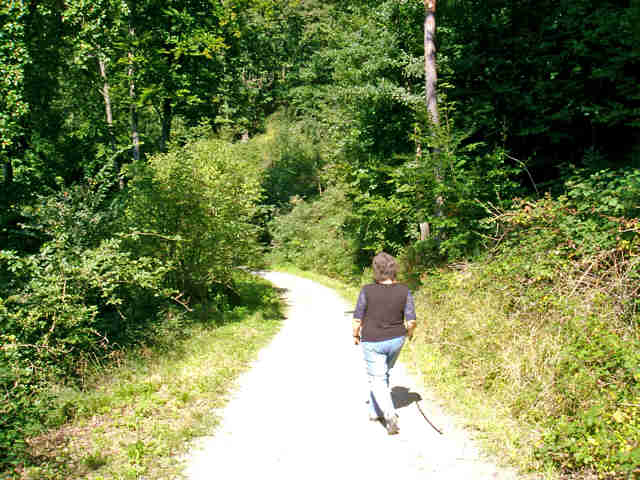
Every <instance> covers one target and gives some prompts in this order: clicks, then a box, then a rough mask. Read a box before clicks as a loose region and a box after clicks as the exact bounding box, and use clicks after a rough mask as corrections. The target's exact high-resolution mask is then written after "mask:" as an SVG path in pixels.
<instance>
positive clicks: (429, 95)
mask: <svg viewBox="0 0 640 480" xmlns="http://www.w3.org/2000/svg"><path fill="white" fill-rule="evenodd" d="M424 8H425V16H424V81H425V100H426V102H427V111H428V112H429V118H430V120H431V122H432V123H433V124H434V125H435V126H438V125H440V116H439V115H438V97H437V92H436V85H437V83H438V72H437V69H436V0H424Z"/></svg>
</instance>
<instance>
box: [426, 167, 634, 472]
mask: <svg viewBox="0 0 640 480" xmlns="http://www.w3.org/2000/svg"><path fill="white" fill-rule="evenodd" d="M638 199H640V185H639V184H638V172H637V171H628V172H624V174H622V173H621V172H617V173H615V172H608V171H602V172H595V173H593V174H591V175H588V176H583V177H582V180H580V181H570V182H568V183H567V191H566V195H563V196H561V197H559V198H557V199H552V198H551V197H546V198H543V199H541V200H539V201H535V202H534V201H519V202H518V203H517V204H516V206H515V208H514V209H512V210H508V211H502V212H498V213H496V215H495V216H494V217H493V218H492V219H491V221H490V222H488V223H490V224H491V226H492V228H493V232H497V239H499V240H500V242H499V244H498V245H497V247H496V248H495V250H494V251H493V253H492V254H491V255H490V256H488V257H487V258H486V259H485V261H484V262H479V263H477V264H475V265H461V266H459V269H460V270H459V271H450V272H446V273H440V274H433V275H429V276H428V277H426V278H425V282H424V283H425V289H424V290H423V291H422V293H421V295H420V296H419V300H418V303H419V304H420V309H421V314H422V315H424V317H425V318H428V324H429V327H428V328H427V329H425V330H423V331H422V332H421V333H420V336H421V340H422V342H423V347H422V348H431V349H435V350H437V351H438V352H439V354H440V355H442V358H445V359H446V361H445V362H444V363H446V364H447V367H446V368H447V369H450V370H451V373H450V374H451V375H453V376H458V377H459V378H464V382H465V384H466V385H467V386H468V387H473V388H474V389H475V390H476V392H477V394H478V395H481V396H484V397H485V398H488V399H490V400H489V401H492V402H495V403H497V404H499V405H500V406H501V409H502V410H506V411H507V412H508V414H509V415H510V416H511V418H512V419H515V420H517V422H518V424H519V425H521V429H520V430H519V431H518V433H517V435H519V437H518V438H517V439H513V442H514V443H517V444H519V448H521V449H522V448H524V450H525V451H527V452H528V453H529V454H531V455H534V456H535V458H536V459H537V461H538V462H539V467H540V465H544V464H549V465H553V466H555V467H556V468H559V469H560V470H562V471H564V472H568V473H575V472H594V473H595V474H597V475H598V476H600V477H602V478H610V477H611V478H625V477H627V476H630V477H633V476H634V475H637V474H638V473H639V469H640V428H639V426H640V424H639V423H638V415H637V408H638V404H639V400H640V367H639V365H640V337H639V336H638V325H639V324H640V308H639V306H640V302H639V298H640V224H639V222H638V219H637V218H633V217H629V215H637V206H638ZM424 368H425V369H426V370H429V368H431V367H428V366H425V367H424ZM517 435H516V436H517ZM501 441H506V440H505V439H504V438H502V439H501ZM520 451H521V450H520ZM514 461H520V460H518V459H515V458H514ZM529 466H531V464H530V465H529Z"/></svg>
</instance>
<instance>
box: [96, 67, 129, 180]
mask: <svg viewBox="0 0 640 480" xmlns="http://www.w3.org/2000/svg"><path fill="white" fill-rule="evenodd" d="M98 69H99V70H100V77H102V98H103V99H104V112H105V116H106V120H107V135H108V136H109V145H111V152H112V153H113V171H114V174H115V175H116V176H118V177H120V168H121V167H122V165H121V162H120V158H119V157H118V155H117V154H116V138H115V134H114V132H113V113H112V111H111V94H110V93H109V79H108V78H107V66H106V62H105V59H104V57H102V55H98ZM119 185H120V188H121V189H122V188H124V180H123V179H122V178H121V177H120V180H119Z"/></svg>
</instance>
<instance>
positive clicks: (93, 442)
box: [0, 279, 282, 480]
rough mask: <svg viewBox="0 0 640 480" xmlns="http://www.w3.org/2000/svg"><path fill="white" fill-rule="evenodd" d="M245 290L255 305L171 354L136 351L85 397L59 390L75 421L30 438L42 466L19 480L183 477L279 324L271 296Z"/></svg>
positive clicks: (194, 328)
mask: <svg viewBox="0 0 640 480" xmlns="http://www.w3.org/2000/svg"><path fill="white" fill-rule="evenodd" d="M244 290H245V291H244V292H241V293H242V294H243V295H242V296H243V297H245V299H246V295H247V294H248V295H250V296H251V298H250V299H249V303H253V304H252V305H249V306H243V307H237V308H235V309H234V310H232V311H231V312H227V314H224V315H222V316H221V317H220V316H218V317H220V318H216V319H215V320H213V321H211V320H207V321H204V322H194V323H192V324H190V325H187V326H186V327H185V330H184V331H182V332H180V333H181V334H182V335H181V338H182V339H181V340H178V341H175V340H173V341H172V342H171V345H170V346H171V348H170V349H169V348H167V343H164V344H163V343H162V342H161V343H160V347H158V346H156V347H154V348H140V349H138V350H137V351H136V352H135V353H134V354H131V355H127V356H126V357H124V358H121V359H120V360H119V361H118V362H117V363H119V365H118V366H116V367H110V368H109V369H107V370H103V371H101V372H99V373H97V374H94V375H92V379H91V385H90V386H89V387H85V388H84V389H83V391H79V390H70V389H69V390H63V391H61V392H60V394H59V408H60V409H62V410H64V409H68V410H72V414H71V416H72V417H73V420H72V421H70V422H67V423H65V424H64V425H63V426H62V427H60V428H57V429H55V430H51V431H49V432H47V433H46V434H43V435H40V436H38V437H36V438H32V439H30V445H31V447H32V454H33V455H34V456H35V457H36V458H37V459H38V460H39V461H38V462H37V463H38V465H37V466H32V467H30V468H28V469H25V471H24V473H23V475H22V478H24V479H30V480H31V479H33V480H35V479H56V480H57V479H68V478H76V479H79V478H86V479H92V480H98V479H105V480H106V479H123V480H124V479H131V480H133V479H143V478H144V479H145V480H153V479H155V480H160V479H170V478H171V479H173V478H179V476H180V471H181V468H180V461H179V456H180V454H182V453H184V452H185V450H186V448H187V446H188V441H189V440H191V439H193V438H194V437H197V436H201V435H205V434H207V433H210V432H211V431H212V430H213V428H214V427H215V426H216V424H217V423H218V421H219V418H218V417H217V416H216V415H215V411H216V409H220V408H221V407H223V406H224V404H225V403H226V397H227V395H226V394H227V393H228V392H229V390H230V389H231V387H232V385H233V382H234V380H235V379H236V378H237V376H238V375H239V374H240V373H241V372H243V371H245V370H246V369H247V368H248V367H249V365H250V363H251V361H252V360H254V359H255V358H256V354H257V352H258V351H259V349H260V348H261V347H262V346H264V345H265V344H266V343H268V341H269V340H271V338H272V337H273V336H274V335H275V333H276V332H277V331H278V329H279V327H280V325H281V320H282V310H281V308H282V303H281V301H280V299H279V298H278V297H277V294H276V292H275V291H274V290H273V289H272V288H271V287H269V286H268V285H266V283H265V282H263V281H262V280H259V279H254V280H253V281H252V284H249V283H246V284H245V286H244ZM174 333H178V332H174ZM0 478H4V477H2V475H1V474H0Z"/></svg>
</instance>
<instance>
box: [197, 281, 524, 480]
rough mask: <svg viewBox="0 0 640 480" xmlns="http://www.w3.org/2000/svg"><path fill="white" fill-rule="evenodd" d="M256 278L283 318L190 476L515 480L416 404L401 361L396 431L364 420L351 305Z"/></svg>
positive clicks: (327, 292)
mask: <svg viewBox="0 0 640 480" xmlns="http://www.w3.org/2000/svg"><path fill="white" fill-rule="evenodd" d="M264 276H265V277H266V278H267V279H268V280H270V281H271V282H272V283H273V284H274V285H276V286H277V287H280V288H283V289H286V292H285V295H286V300H287V303H288V305H289V308H288V312H287V319H286V320H285V322H284V325H283V327H282V330H281V331H280V332H279V333H278V335H277V336H276V338H275V339H274V340H273V342H272V343H271V344H270V345H269V346H268V347H266V348H265V349H263V350H262V351H261V352H260V355H259V357H258V360H257V361H256V362H255V364H254V365H253V367H252V369H251V370H250V371H248V372H247V373H246V374H244V375H243V376H242V377H241V378H240V379H239V381H238V385H237V388H236V389H235V390H234V392H233V393H232V394H231V398H230V401H229V403H228V405H227V407H226V408H225V409H224V411H222V412H221V415H222V417H223V420H222V424H221V425H220V427H219V429H218V430H217V431H216V432H215V435H214V436H212V437H205V438H202V439H200V440H199V441H198V442H197V444H196V446H195V447H194V449H193V451H192V452H191V453H190V454H189V455H188V457H187V459H186V461H187V469H186V473H187V477H188V478H189V479H190V480H205V479H207V480H208V479H214V478H224V479H250V478H266V479H276V478H277V479H331V478H333V479H336V480H338V479H342V478H349V477H351V478H364V479H382V478H387V476H390V475H393V477H389V478H399V479H402V480H408V479H427V478H428V479H443V480H444V479H447V480H456V479H461V480H462V479H465V480H470V479H477V480H480V479H500V480H507V479H509V480H511V479H516V478H517V477H516V476H515V475H514V474H513V472H510V471H507V470H504V469H499V468H497V467H496V466H495V465H494V464H492V463H491V462H490V461H488V460H487V459H485V458H482V457H481V456H480V454H479V452H478V450H477V448H476V447H475V446H474V444H473V442H472V441H471V440H470V439H469V437H468V435H467V434H466V432H464V431H462V430H460V429H458V428H456V427H455V425H454V422H453V420H452V419H451V418H449V417H447V416H445V415H444V414H443V413H442V412H441V411H440V409H439V408H438V407H437V406H436V405H435V404H433V402H430V401H429V400H428V399H426V398H425V399H424V400H421V401H420V402H419V403H417V402H416V400H417V399H418V398H420V397H423V398H424V397H426V395H425V394H424V393H423V392H419V391H418V390H417V388H416V382H415V381H414V380H413V379H412V378H411V377H410V376H409V375H408V374H407V372H406V370H405V368H404V366H403V365H401V364H399V365H397V366H396V368H395V369H394V375H393V376H392V379H391V382H392V384H393V385H394V401H395V402H396V406H399V407H400V408H399V415H400V422H399V424H400V434H399V435H395V436H388V435H387V433H386V430H385V429H384V427H383V426H382V425H381V424H380V423H378V422H371V421H369V420H368V416H367V409H366V404H365V401H366V397H367V392H368V391H367V383H366V376H365V372H364V364H363V361H362V358H361V353H360V350H359V347H355V346H354V345H353V343H352V339H351V324H350V321H349V320H350V318H351V315H350V314H351V311H352V310H353V305H350V304H348V303H346V302H345V301H344V300H342V299H341V298H340V297H339V296H338V295H337V294H336V293H335V292H334V291H332V290H331V289H329V288H326V287H324V286H321V285H318V284H316V283H314V282H312V281H310V280H307V279H302V278H299V277H295V276H293V275H288V274H284V273H276V272H269V273H266V274H265V275H264ZM419 320H420V319H419ZM418 405H419V406H420V408H422V410H423V411H424V413H425V414H426V415H427V416H428V417H429V418H430V420H431V421H432V422H433V423H434V425H437V426H438V428H440V429H441V430H442V431H443V434H442V435H440V434H439V433H438V432H436V431H435V430H434V429H433V428H432V427H431V426H430V425H429V424H428V423H427V422H426V421H425V419H424V417H423V416H422V414H421V413H420V410H419V408H418Z"/></svg>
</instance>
